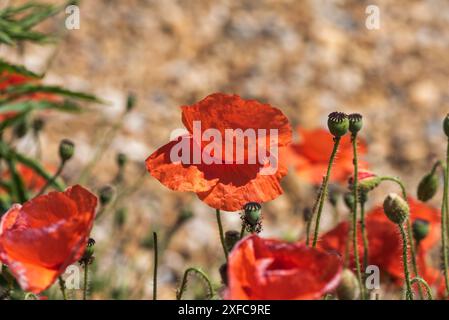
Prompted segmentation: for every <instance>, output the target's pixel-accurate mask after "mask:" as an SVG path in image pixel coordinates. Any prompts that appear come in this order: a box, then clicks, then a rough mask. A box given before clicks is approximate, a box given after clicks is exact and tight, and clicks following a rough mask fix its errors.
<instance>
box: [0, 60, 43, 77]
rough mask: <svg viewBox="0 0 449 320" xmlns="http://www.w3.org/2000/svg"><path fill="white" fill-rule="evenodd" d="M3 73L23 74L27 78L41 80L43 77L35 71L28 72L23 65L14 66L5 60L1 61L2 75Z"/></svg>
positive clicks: (0, 69)
mask: <svg viewBox="0 0 449 320" xmlns="http://www.w3.org/2000/svg"><path fill="white" fill-rule="evenodd" d="M2 71H8V72H10V73H15V74H21V75H24V76H27V77H31V78H36V79H41V78H42V77H43V75H38V74H36V73H34V72H33V71H30V70H28V69H27V68H25V67H24V66H22V65H14V64H10V63H8V62H6V61H5V60H3V59H0V74H1V72H2Z"/></svg>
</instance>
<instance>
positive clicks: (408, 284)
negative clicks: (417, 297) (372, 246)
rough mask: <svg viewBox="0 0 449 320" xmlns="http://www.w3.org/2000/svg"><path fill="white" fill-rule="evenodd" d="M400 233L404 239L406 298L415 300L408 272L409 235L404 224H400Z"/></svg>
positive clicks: (403, 259)
mask: <svg viewBox="0 0 449 320" xmlns="http://www.w3.org/2000/svg"><path fill="white" fill-rule="evenodd" d="M398 227H399V231H400V232H401V237H402V261H403V264H404V276H405V285H406V292H405V296H406V298H407V300H413V292H412V284H411V282H410V273H409V271H408V258H407V251H408V250H407V247H408V242H407V235H406V233H405V230H404V226H403V225H402V224H398Z"/></svg>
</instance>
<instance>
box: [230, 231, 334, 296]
mask: <svg viewBox="0 0 449 320" xmlns="http://www.w3.org/2000/svg"><path fill="white" fill-rule="evenodd" d="M341 271H342V263H341V259H340V258H339V257H338V256H337V255H335V254H331V253H327V252H325V251H323V250H320V249H316V248H311V247H308V246H305V245H304V244H299V243H286V242H282V241H278V240H266V239H262V238H259V237H258V236H257V235H251V236H248V237H246V238H245V239H243V240H242V241H240V242H239V243H238V244H237V245H236V247H235V248H234V249H233V250H232V252H231V253H230V254H229V260H228V289H227V292H226V298H227V299H231V300H237V299H241V300H271V299H272V300H281V299H282V300H300V299H318V298H320V297H322V296H323V295H324V294H325V293H327V292H330V291H332V290H334V289H335V288H336V286H337V285H338V282H339V280H340V275H341Z"/></svg>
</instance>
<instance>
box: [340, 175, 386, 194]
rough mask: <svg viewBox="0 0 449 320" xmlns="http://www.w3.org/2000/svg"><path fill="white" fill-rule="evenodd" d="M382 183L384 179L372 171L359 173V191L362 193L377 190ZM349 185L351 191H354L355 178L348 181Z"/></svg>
mask: <svg viewBox="0 0 449 320" xmlns="http://www.w3.org/2000/svg"><path fill="white" fill-rule="evenodd" d="M381 182H382V178H381V177H379V176H378V175H376V174H374V173H372V172H370V171H363V170H362V171H360V172H359V173H358V181H357V185H358V190H359V191H360V192H365V193H367V192H370V191H371V190H373V189H375V188H376V187H377V186H379V184H380V183H381ZM348 183H349V189H350V190H352V189H353V185H354V178H353V177H350V178H349V180H348Z"/></svg>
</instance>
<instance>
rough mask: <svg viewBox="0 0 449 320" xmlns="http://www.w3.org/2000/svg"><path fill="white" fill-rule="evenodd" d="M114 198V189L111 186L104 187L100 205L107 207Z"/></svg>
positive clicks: (101, 190)
mask: <svg viewBox="0 0 449 320" xmlns="http://www.w3.org/2000/svg"><path fill="white" fill-rule="evenodd" d="M113 197H114V188H112V187H111V186H104V187H103V188H101V189H100V204H101V205H102V206H105V205H107V204H108V203H109V202H111V200H112V198H113Z"/></svg>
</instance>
